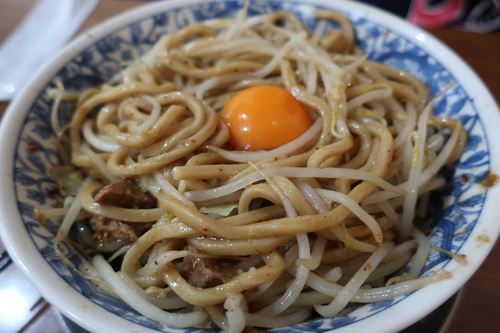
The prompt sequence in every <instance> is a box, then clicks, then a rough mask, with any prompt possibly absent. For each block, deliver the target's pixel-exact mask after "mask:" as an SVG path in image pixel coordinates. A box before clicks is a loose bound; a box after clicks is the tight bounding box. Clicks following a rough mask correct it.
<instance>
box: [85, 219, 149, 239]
mask: <svg viewBox="0 0 500 333" xmlns="http://www.w3.org/2000/svg"><path fill="white" fill-rule="evenodd" d="M152 225H153V224H152V223H132V222H124V221H118V220H113V219H110V218H107V217H104V216H99V215H93V216H92V217H91V218H90V226H91V227H92V229H93V230H94V242H97V244H103V243H114V242H116V240H121V241H124V242H126V243H129V242H135V241H136V240H137V238H139V235H142V234H143V233H144V232H146V231H147V230H149V229H150V228H151V226H152Z"/></svg>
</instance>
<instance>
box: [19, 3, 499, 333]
mask: <svg viewBox="0 0 500 333" xmlns="http://www.w3.org/2000/svg"><path fill="white" fill-rule="evenodd" d="M243 2H244V1H234V2H233V1H226V2H220V1H219V2H211V1H203V2H200V3H198V4H193V5H191V6H188V7H184V8H178V9H175V8H174V9H172V10H169V11H167V12H159V13H156V14H154V15H153V16H151V17H148V18H145V19H141V20H139V21H137V22H134V23H133V24H130V25H129V26H126V27H124V28H122V29H120V30H118V31H114V32H112V33H110V34H109V35H107V36H106V37H105V38H102V39H100V40H97V41H96V42H95V43H94V44H93V45H91V46H90V47H88V48H87V49H86V50H84V51H83V52H81V53H80V54H79V55H78V56H76V57H75V58H73V59H72V60H71V61H69V62H68V63H67V64H66V65H65V66H64V67H63V68H62V69H61V70H60V71H59V72H58V73H57V75H56V76H55V77H54V78H53V79H52V80H51V81H50V82H49V83H48V85H47V86H48V88H54V87H55V82H56V81H57V80H61V81H62V82H63V83H64V85H65V87H66V88H67V89H69V90H72V89H74V90H81V89H84V88H88V87H91V86H95V85H96V84H99V83H103V82H105V81H107V80H109V79H111V78H112V77H113V76H114V75H115V73H117V72H118V71H119V70H120V69H121V68H122V67H123V66H124V62H126V61H128V60H131V59H133V58H135V57H138V56H140V55H141V54H143V53H144V52H146V51H147V50H148V49H149V48H150V47H151V46H152V45H153V44H154V42H155V41H156V40H157V39H158V37H159V35H160V34H163V33H166V32H171V31H175V30H177V29H180V28H182V27H184V26H186V25H187V24H190V23H193V22H198V21H201V20H204V19H207V18H223V17H228V16H234V15H235V13H236V11H237V10H239V9H240V8H241V7H242V5H243ZM314 8H315V7H314V6H313V5H311V4H310V3H308V2H306V1H305V0H304V1H303V2H281V1H253V2H252V3H251V5H250V8H249V14H250V15H254V14H260V13H266V12H270V11H274V10H286V11H290V12H294V13H297V15H298V16H299V17H300V18H301V19H302V20H303V21H304V22H305V23H306V25H308V26H310V27H311V28H314V27H315V24H316V22H315V20H314V19H313V17H312V13H313V10H314ZM345 14H346V15H347V16H348V17H349V18H350V19H351V21H352V23H353V25H354V27H355V29H356V34H357V38H358V41H359V45H360V46H361V48H362V49H363V50H364V51H365V52H367V53H369V55H370V58H371V59H373V60H376V61H380V62H383V63H386V64H389V65H391V66H395V67H398V68H401V69H405V70H407V71H409V72H411V73H415V74H416V75H417V76H418V77H419V78H421V79H422V80H423V81H424V82H425V83H427V84H428V85H429V87H430V90H431V93H432V94H433V95H435V94H437V93H438V92H441V91H443V90H444V89H447V88H449V89H448V91H447V92H446V93H445V94H444V95H443V96H442V97H440V98H439V99H438V100H437V102H436V104H435V113H436V114H437V115H443V116H452V117H458V118H460V119H461V120H462V122H463V123H464V125H465V127H466V129H467V132H468V133H469V135H470V139H469V142H468V145H467V148H466V151H465V154H464V155H463V156H462V158H461V159H460V161H459V163H458V164H457V167H456V169H455V170H454V173H453V175H452V176H451V179H450V182H449V184H448V188H447V190H446V193H447V196H446V197H444V198H442V201H443V202H442V212H441V213H440V214H436V215H437V216H438V217H439V218H438V219H436V221H435V226H434V228H433V231H432V234H431V235H430V238H431V241H432V243H433V245H435V246H440V247H442V248H444V249H446V250H449V251H451V252H454V253H457V252H459V251H460V248H461V246H462V245H463V243H464V242H465V241H466V240H467V237H468V235H469V232H470V230H471V229H472V228H474V226H475V224H476V222H477V220H476V219H477V217H478V216H479V213H480V211H481V208H482V204H483V202H484V201H485V198H486V195H487V189H486V187H484V186H481V182H482V181H483V179H484V178H485V177H487V175H488V170H489V163H490V156H489V154H488V146H487V145H488V142H487V140H486V134H485V132H484V129H483V127H482V124H481V121H480V119H479V116H478V114H477V110H476V109H475V106H474V103H473V101H471V99H470V98H469V97H468V96H467V94H466V93H465V91H464V90H463V89H462V87H461V86H460V85H459V84H457V83H456V81H455V79H454V77H453V76H452V75H451V74H450V73H449V72H448V71H447V70H446V65H445V64H442V63H439V62H438V61H437V60H436V59H434V58H433V57H431V56H430V55H429V54H427V53H426V52H425V51H424V50H422V49H421V48H420V47H419V46H418V45H417V44H415V43H414V42H412V41H411V40H408V39H405V38H403V37H401V36H400V35H399V34H398V32H397V31H391V30H388V29H387V28H384V27H383V26H381V25H379V24H377V23H374V22H372V21H370V20H369V19H366V18H364V17H363V16H362V15H361V14H349V13H347V12H346V13H345ZM450 87H451V88H450ZM52 104H53V100H52V99H51V98H49V97H48V95H47V91H43V92H42V93H41V94H40V95H39V96H38V98H37V99H36V101H35V102H34V103H33V105H32V107H31V110H30V112H29V114H28V116H27V117H26V119H25V123H24V126H23V129H22V132H21V134H20V136H19V138H17V140H18V141H19V145H18V146H19V149H18V151H17V155H16V158H15V167H14V170H13V171H14V175H15V186H16V193H17V201H18V206H19V210H20V212H21V214H22V217H23V220H24V223H25V226H26V228H27V230H28V232H29V234H30V236H31V238H32V240H33V242H34V243H35V244H36V246H37V247H38V249H39V250H40V252H41V253H42V255H43V257H44V258H45V260H46V261H47V262H48V263H49V264H50V266H52V268H53V269H54V270H55V271H57V273H58V274H59V275H60V276H61V277H62V278H63V279H64V280H65V281H66V282H67V283H69V284H70V285H71V286H73V288H75V289H76V290H77V291H78V292H80V293H82V294H83V295H85V296H86V297H87V298H89V299H90V300H92V301H93V302H95V303H96V304H98V305H99V306H101V307H103V308H105V309H107V310H109V311H111V312H113V313H115V314H117V315H119V316H121V317H123V318H125V319H127V320H130V321H132V322H135V323H136V324H139V325H143V326H145V327H148V328H151V329H156V330H159V331H167V330H168V331H176V332H191V331H196V330H172V329H169V328H165V327H163V326H162V325H161V324H159V323H157V322H155V321H152V320H149V319H147V318H145V317H143V316H141V315H139V314H138V313H137V312H135V311H134V310H132V309H131V308H130V307H129V306H127V305H126V304H123V303H122V302H120V301H118V300H116V299H114V298H112V297H110V296H108V295H106V294H104V293H103V292H102V291H100V290H99V289H98V288H97V287H96V286H94V285H93V284H92V283H90V282H89V281H86V280H84V279H83V278H82V277H81V276H80V275H78V274H77V273H75V272H74V271H73V270H72V269H70V268H69V267H68V266H67V265H66V264H65V263H63V262H62V261H61V260H60V259H59V258H58V256H57V255H56V254H55V253H54V250H53V248H52V241H53V238H54V235H55V234H56V233H57V228H58V223H59V222H58V221H55V220H48V221H46V222H45V224H44V225H40V223H39V222H37V221H36V219H35V216H34V208H35V207H36V208H40V209H44V208H48V207H52V206H54V205H55V202H56V201H57V200H58V198H57V196H56V195H51V193H54V190H55V184H54V182H53V181H52V180H51V179H50V177H49V176H48V175H49V174H50V169H51V167H52V166H53V165H54V164H57V163H60V156H59V153H58V151H57V149H56V146H55V140H54V135H53V132H52V130H51V127H50V116H49V115H50V109H51V107H52ZM74 107H75V105H74V103H72V102H63V103H62V104H61V119H60V121H61V123H63V124H64V123H67V122H69V120H70V118H71V114H72V112H73V110H74ZM472 168H474V170H475V173H474V174H471V173H470V170H471V169H472ZM63 252H64V253H65V254H66V255H67V256H68V258H70V260H71V261H72V262H73V263H74V264H75V265H78V264H79V262H80V258H79V256H78V255H76V253H75V251H74V250H73V249H72V248H71V247H69V246H67V245H64V248H63ZM449 261H450V258H449V257H448V256H447V255H444V254H442V253H440V252H434V253H432V255H431V256H430V258H429V260H428V261H427V264H426V266H425V269H424V273H423V274H424V275H428V274H430V273H431V272H432V271H433V270H435V269H436V268H442V267H446V265H447V264H448V263H449ZM405 297H406V296H402V297H398V298H394V299H390V300H388V301H384V302H379V303H375V304H369V305H364V306H359V307H352V308H350V309H349V310H348V311H346V312H344V313H343V314H341V315H338V316H336V317H334V318H326V319H315V320H311V321H309V322H306V323H304V324H301V325H296V326H294V327H287V328H283V329H276V330H274V331H275V332H305V331H307V332H325V331H329V330H332V329H335V328H339V327H343V326H346V325H349V324H351V323H354V322H357V321H361V320H363V319H365V318H368V317H370V316H373V315H375V314H376V313H378V312H381V311H384V310H385V309H386V308H388V307H391V306H393V305H394V304H396V303H398V302H401V301H402V300H404V299H405Z"/></svg>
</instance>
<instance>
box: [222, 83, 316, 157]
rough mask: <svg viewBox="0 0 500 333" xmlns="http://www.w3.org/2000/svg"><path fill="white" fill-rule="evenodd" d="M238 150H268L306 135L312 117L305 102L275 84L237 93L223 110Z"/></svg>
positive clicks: (234, 145) (233, 143) (231, 138)
mask: <svg viewBox="0 0 500 333" xmlns="http://www.w3.org/2000/svg"><path fill="white" fill-rule="evenodd" d="M221 116H222V118H223V119H224V120H225V121H226V123H227V125H228V127H229V132H230V137H229V144H230V145H231V146H232V147H233V148H235V149H247V150H269V149H274V148H277V147H279V146H282V145H284V144H286V143H288V142H290V141H292V140H294V139H296V138H298V137H299V136H300V135H301V134H303V133H304V132H305V131H307V129H309V127H311V125H312V120H311V118H310V117H309V115H308V114H307V111H306V110H305V109H304V107H303V106H302V104H301V103H300V102H299V101H298V100H296V99H295V97H293V96H292V94H290V93H289V92H288V90H286V89H284V88H281V87H276V86H255V87H251V88H247V89H244V90H242V91H240V92H238V93H236V94H235V95H234V96H233V97H232V98H231V99H230V100H229V102H228V103H227V104H226V105H225V106H224V108H223V109H222V111H221Z"/></svg>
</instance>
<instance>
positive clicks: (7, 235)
mask: <svg viewBox="0 0 500 333" xmlns="http://www.w3.org/2000/svg"><path fill="white" fill-rule="evenodd" d="M225 1H232V0H210V2H225ZM271 1H279V0H271ZM289 1H291V2H297V3H307V4H308V5H319V6H324V7H331V8H343V10H345V11H348V12H351V11H352V12H359V13H363V15H364V17H365V18H367V19H368V20H370V21H373V22H375V23H377V24H380V25H383V26H388V27H389V28H391V29H393V30H396V29H395V28H396V27H400V28H399V29H397V32H398V35H400V36H402V37H404V38H407V39H409V40H411V41H412V42H413V43H415V44H416V45H417V46H419V47H421V48H422V49H424V50H425V52H426V53H428V54H429V55H431V56H432V57H434V58H435V59H437V60H438V61H440V63H441V64H442V65H443V66H444V67H445V68H447V69H448V70H450V68H452V67H453V68H455V67H459V68H461V70H460V71H451V70H450V72H453V75H454V77H455V78H456V79H457V81H458V82H461V83H462V84H463V82H467V87H464V89H466V90H467V94H468V96H472V98H474V99H475V103H476V109H477V110H478V112H479V111H481V112H482V113H481V114H480V115H481V118H482V119H488V121H483V123H484V127H485V133H486V134H487V136H488V139H489V141H490V142H494V140H493V138H496V140H498V141H499V142H500V134H496V133H495V129H497V128H499V126H500V112H499V110H498V106H497V105H496V102H495V100H494V98H493V97H492V95H491V93H489V90H488V88H487V87H486V86H485V84H484V83H483V82H482V80H481V79H480V78H479V77H478V76H477V74H476V73H475V72H474V71H473V69H472V68H471V67H470V66H469V65H468V64H466V63H465V61H464V60H463V59H462V58H461V57H460V56H458V55H457V54H456V53H455V52H454V51H452V50H451V49H450V48H449V47H448V46H446V45H445V44H444V43H443V42H441V41H439V40H438V39H437V38H435V37H434V36H432V35H431V34H430V33H428V32H426V31H425V30H423V29H421V28H419V27H417V26H414V25H412V24H411V23H409V22H407V21H405V20H403V19H402V18H399V17H397V16H395V15H393V14H391V13H388V12H386V11H383V10H381V9H379V8H375V7H373V6H370V5H367V4H364V3H358V2H353V1H348V0H337V1H335V2H330V1H329V0H289ZM202 2H209V1H206V0H169V1H161V2H153V3H148V4H143V5H139V6H138V7H135V8H132V9H128V10H126V11H124V12H122V13H119V14H117V15H114V16H112V17H111V18H108V19H106V20H104V21H102V22H101V23H98V24H97V25H95V26H94V27H92V28H90V29H89V30H87V31H86V32H83V33H81V34H80V35H79V36H77V37H76V38H75V39H74V40H73V41H71V42H70V43H69V44H68V45H67V46H66V47H65V48H64V49H62V50H61V51H60V52H59V53H58V54H57V55H55V56H54V57H53V58H52V59H50V60H49V61H48V62H47V63H46V64H45V65H44V66H42V67H41V68H40V70H39V71H38V72H37V73H36V74H35V75H34V76H33V78H32V79H31V80H30V81H29V83H28V84H27V85H26V87H25V88H24V89H22V90H21V91H20V93H19V94H18V95H17V96H16V97H15V98H14V100H13V101H12V102H11V103H10V104H9V106H8V108H7V110H6V112H5V114H4V116H3V118H2V121H1V123H0V140H2V139H3V141H2V142H11V141H13V140H12V138H15V141H13V142H16V143H17V142H18V141H17V140H18V135H19V129H20V128H21V127H22V126H23V123H24V121H25V117H26V115H27V113H28V111H29V110H30V106H31V105H32V103H33V102H34V101H35V100H36V98H37V97H38V96H39V94H40V93H41V91H42V88H43V87H44V86H45V85H46V84H47V83H48V82H49V81H50V80H51V79H52V78H53V76H54V75H55V73H57V70H58V69H59V68H60V64H67V63H68V62H69V61H70V60H71V59H73V58H74V57H75V56H76V55H77V54H79V53H80V52H82V51H83V50H84V49H85V48H87V47H88V46H89V45H92V44H93V43H95V41H97V40H99V39H101V38H103V37H105V36H107V35H109V34H111V33H113V32H114V31H117V30H120V29H121V28H123V27H125V26H128V25H130V24H132V23H133V22H136V21H140V20H143V19H145V18H147V17H149V16H152V15H153V14H154V13H157V12H159V11H167V10H170V9H174V8H178V7H184V6H190V5H196V4H199V3H202ZM477 96H481V97H480V98H478V97H477ZM479 103H481V104H479ZM490 148H492V149H494V150H493V153H491V152H490V154H491V155H490V158H491V163H490V164H491V171H492V172H493V173H495V174H500V147H496V146H494V145H491V146H490ZM15 150H16V147H15V146H14V145H2V146H1V147H0V154H1V156H6V157H7V158H6V159H5V160H4V161H3V163H2V164H1V165H0V188H2V189H4V190H3V191H2V197H3V200H2V201H1V202H0V235H2V238H3V242H4V244H5V246H6V248H7V250H8V252H9V254H10V256H11V257H12V259H13V261H14V262H15V263H16V264H17V265H18V266H19V267H20V269H21V271H22V272H23V273H24V275H25V276H26V277H27V278H28V280H29V281H30V282H31V283H32V284H33V285H34V286H35V287H36V288H37V289H38V290H39V291H40V293H41V294H42V295H43V297H45V298H46V299H47V301H48V302H49V303H51V304H53V305H54V306H55V307H56V308H57V309H58V310H59V311H60V312H62V313H63V314H64V315H65V316H67V317H68V318H69V319H71V320H72V321H74V322H75V323H77V324H78V325H80V326H81V327H83V328H85V329H87V330H89V331H92V332H94V331H105V332H121V331H124V330H130V329H138V328H140V330H141V332H157V331H155V330H152V329H149V328H146V327H144V326H140V325H137V324H134V323H131V322H129V321H127V320H125V319H123V318H121V317H118V316H116V315H115V314H112V313H111V312H108V311H107V310H105V309H103V308H101V307H100V306H99V305H97V304H95V303H94V302H92V301H91V300H89V299H87V298H86V297H85V296H83V295H81V294H80V293H78V292H77V291H76V290H75V289H74V288H73V287H72V286H70V285H69V284H67V283H66V281H64V280H63V279H62V278H61V277H60V276H59V275H58V274H57V272H55V271H54V270H53V269H52V268H51V267H50V265H49V264H48V263H47V262H46V261H45V259H44V258H43V257H42V255H41V254H40V253H39V252H38V250H37V248H36V247H35V245H34V243H33V242H32V241H31V237H30V236H29V235H28V232H27V230H26V228H18V226H17V223H14V224H12V223H9V221H10V220H14V221H21V216H20V213H19V210H18V209H17V200H16V197H15V195H14V193H15V192H14V182H13V179H12V170H13V156H15ZM494 152H496V153H494ZM492 197H493V198H500V188H497V187H493V188H490V189H489V191H488V195H487V198H486V201H485V207H484V208H483V212H485V215H484V216H482V221H478V226H477V227H475V228H474V230H473V232H472V233H471V235H470V237H472V238H474V239H475V238H479V237H480V236H482V235H485V234H486V235H488V236H489V238H490V241H489V242H487V243H480V242H478V243H474V242H472V241H471V242H467V243H466V244H465V246H464V247H463V250H462V251H465V252H467V253H474V256H473V257H472V256H469V257H470V258H469V263H468V269H458V270H457V271H456V272H453V273H454V277H453V278H452V279H450V280H446V281H445V282H446V283H439V282H438V283H435V284H432V285H430V286H428V287H426V288H425V291H424V292H422V291H421V290H419V291H417V292H414V293H412V294H411V295H409V296H408V300H407V301H406V303H410V302H411V303H413V304H427V305H428V306H427V307H415V306H414V309H412V310H413V311H414V312H413V313H412V314H411V316H408V314H407V313H405V311H403V310H405V309H404V307H391V308H390V309H388V310H387V311H384V312H383V313H379V314H377V318H379V320H381V321H385V322H386V323H387V324H388V326H385V327H384V329H382V330H379V329H378V328H375V327H373V326H367V324H366V322H367V321H366V320H363V321H361V322H359V323H361V325H358V326H359V327H365V328H369V329H370V330H371V331H372V332H397V331H399V330H401V329H403V328H405V327H407V326H408V325H410V324H412V323H414V322H416V321H418V320H419V319H421V318H423V317H424V316H425V315H427V314H428V313H430V312H431V310H433V309H435V308H437V307H438V306H439V305H440V304H442V303H443V302H445V301H446V300H447V299H448V298H449V297H451V296H452V295H453V294H454V293H456V292H457V291H458V290H459V289H460V288H461V287H462V285H463V284H464V283H465V282H466V281H467V280H468V279H469V278H470V277H471V276H472V275H473V274H474V272H475V271H476V270H477V268H478V267H479V266H480V265H481V264H482V262H483V261H484V259H485V258H486V256H487V255H488V254H489V252H490V251H491V249H492V247H493V246H494V243H495V242H496V240H497V238H498V235H499V233H500V224H499V225H495V224H494V223H491V222H489V221H492V220H494V218H495V217H497V216H495V214H494V208H493V207H495V203H494V201H495V200H493V199H492ZM497 215H498V214H497ZM40 275H41V276H44V277H45V278H44V279H39V278H38V276H40ZM47 281H58V282H57V283H50V282H48V283H47ZM438 290H439V292H437V291H438ZM428 294H435V295H439V296H435V297H434V298H433V299H432V302H430V303H431V304H429V300H427V299H426V298H427V295H428ZM395 318H406V319H407V321H404V324H403V323H402V322H400V321H398V320H395ZM369 322H370V321H368V325H369ZM372 325H373V323H372ZM358 326H356V328H358ZM352 329H353V326H351V325H347V326H345V327H342V328H339V329H335V330H334V331H335V332H337V333H344V332H348V331H351V330H352ZM171 330H172V331H179V330H175V329H171Z"/></svg>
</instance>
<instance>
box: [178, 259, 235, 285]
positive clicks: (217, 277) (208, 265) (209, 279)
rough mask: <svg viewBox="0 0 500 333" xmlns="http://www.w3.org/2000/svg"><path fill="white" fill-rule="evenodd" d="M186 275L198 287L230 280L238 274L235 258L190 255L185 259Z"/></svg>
mask: <svg viewBox="0 0 500 333" xmlns="http://www.w3.org/2000/svg"><path fill="white" fill-rule="evenodd" d="M184 263H185V267H184V277H185V279H186V280H187V281H188V282H189V283H190V284H191V285H193V286H195V287H197V288H211V287H215V286H218V285H220V284H223V283H226V282H228V281H230V280H231V279H232V278H233V276H234V275H235V274H236V265H235V263H236V262H235V261H233V260H226V259H215V258H203V257H193V256H189V257H186V258H185V259H184Z"/></svg>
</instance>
